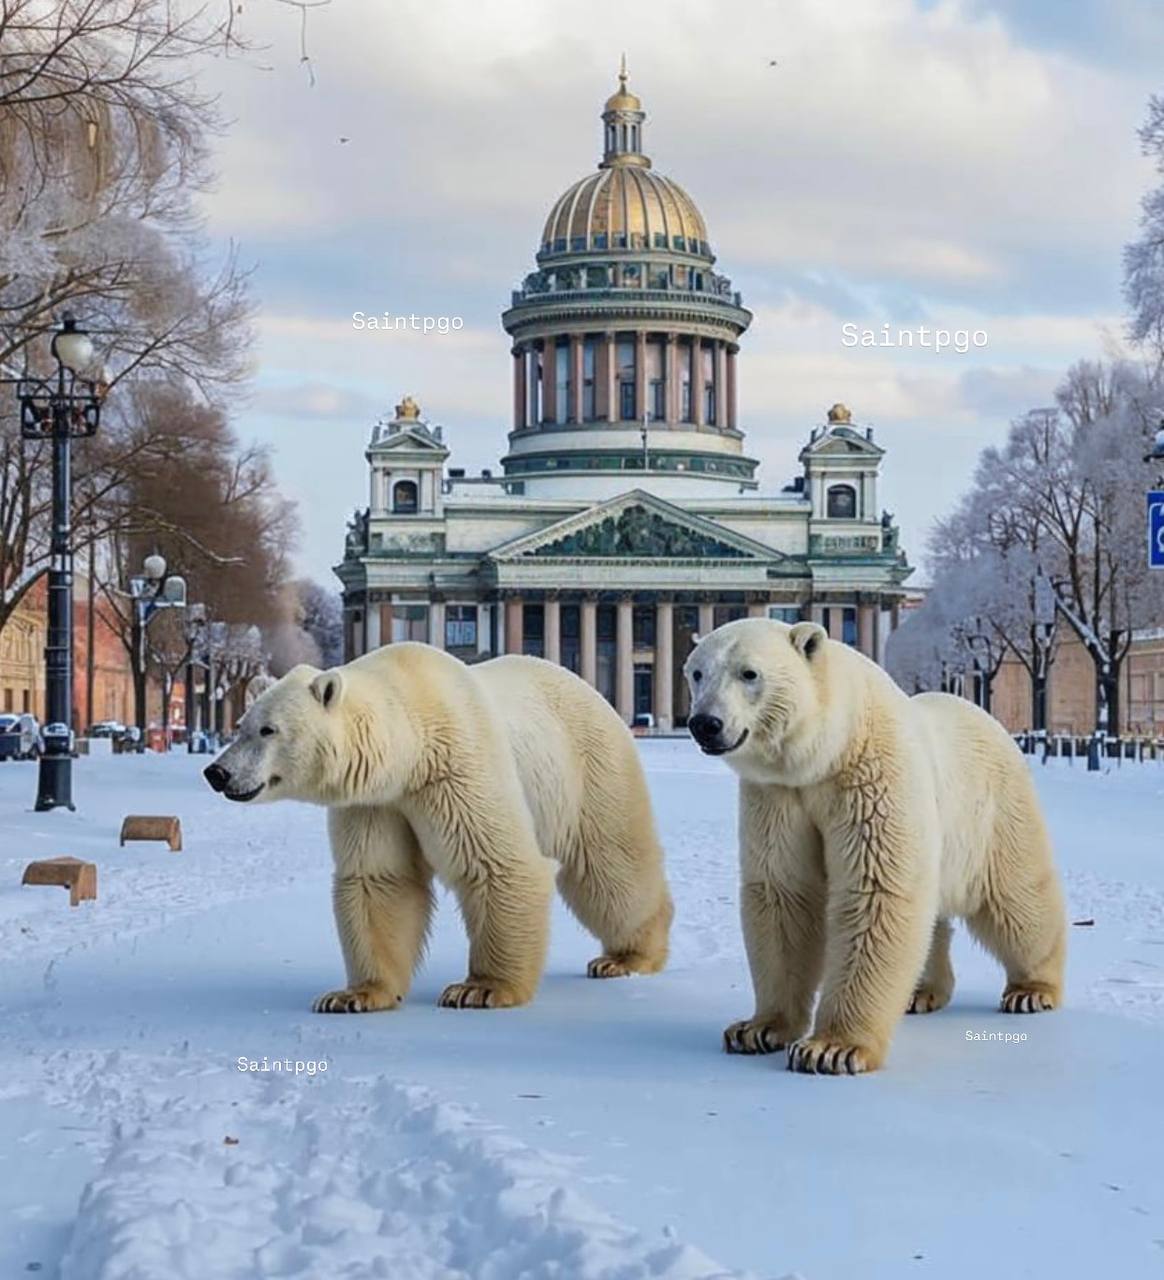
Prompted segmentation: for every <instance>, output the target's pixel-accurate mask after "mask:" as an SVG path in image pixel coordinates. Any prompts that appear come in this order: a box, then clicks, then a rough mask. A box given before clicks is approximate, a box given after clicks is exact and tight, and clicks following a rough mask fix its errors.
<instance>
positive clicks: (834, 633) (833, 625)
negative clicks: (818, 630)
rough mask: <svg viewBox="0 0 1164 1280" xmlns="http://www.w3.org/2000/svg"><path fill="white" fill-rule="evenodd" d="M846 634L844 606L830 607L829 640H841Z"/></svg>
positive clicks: (834, 605)
mask: <svg viewBox="0 0 1164 1280" xmlns="http://www.w3.org/2000/svg"><path fill="white" fill-rule="evenodd" d="M844 634H845V614H844V606H843V605H839V604H830V605H829V639H830V640H840V639H841V638H842V637H843V636H844Z"/></svg>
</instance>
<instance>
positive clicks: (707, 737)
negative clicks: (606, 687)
mask: <svg viewBox="0 0 1164 1280" xmlns="http://www.w3.org/2000/svg"><path fill="white" fill-rule="evenodd" d="M687 728H688V729H689V730H690V731H691V736H692V737H693V738H694V739H695V741H696V742H700V743H703V742H714V741H715V740H716V738H718V737H719V735H720V734H721V733H723V721H722V720H721V719H720V718H719V716H707V715H702V714H701V715H697V716H692V717H691V719H690V720H688V721H687ZM212 785H213V784H212Z"/></svg>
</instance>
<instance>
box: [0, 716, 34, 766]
mask: <svg viewBox="0 0 1164 1280" xmlns="http://www.w3.org/2000/svg"><path fill="white" fill-rule="evenodd" d="M42 747H43V743H42V741H41V736H40V725H39V724H38V723H37V720H36V716H33V715H29V714H28V713H27V712H25V713H23V714H21V715H13V714H9V715H2V716H0V760H35V759H37V757H38V756H39V755H40V753H41V750H42Z"/></svg>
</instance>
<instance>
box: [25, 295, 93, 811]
mask: <svg viewBox="0 0 1164 1280" xmlns="http://www.w3.org/2000/svg"><path fill="white" fill-rule="evenodd" d="M52 353H53V356H54V358H55V359H56V362H57V376H56V379H55V380H52V379H50V380H48V381H44V380H41V379H39V378H21V379H19V380H18V381H17V384H16V395H17V398H18V399H19V401H20V434H21V435H22V436H23V437H24V438H25V439H26V440H51V441H52V499H53V501H52V540H51V543H50V546H49V555H50V559H49V575H48V639H47V642H46V644H45V690H46V692H45V720H46V721H47V722H48V723H47V725H46V729H45V744H44V754H43V755H42V756H41V758H40V775H39V778H38V782H37V793H36V808H37V809H38V810H44V809H56V808H59V807H64V808H66V809H72V808H73V735H72V719H73V548H72V536H71V534H72V531H71V528H70V509H71V504H72V476H71V472H70V445H71V443H72V441H73V439H74V437H85V436H91V435H93V434H94V433H95V432H96V430H97V424H98V421H99V420H100V416H101V396H100V395H99V394H98V388H97V383H96V382H91V381H86V380H85V379H83V378H81V377H79V376H78V375H79V373H80V371H81V370H83V369H85V368H87V367H88V366H89V364H90V363H91V362H92V359H93V343H92V342H91V341H90V339H89V335H88V334H87V333H86V332H85V330H84V329H78V328H77V322H76V320H75V319H74V317H73V316H72V315H71V314H70V313H69V312H67V311H66V312H65V313H64V315H63V316H62V317H61V327H60V329H58V330H57V332H56V334H55V335H54V337H53V341H52Z"/></svg>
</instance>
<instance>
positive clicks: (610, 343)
mask: <svg viewBox="0 0 1164 1280" xmlns="http://www.w3.org/2000/svg"><path fill="white" fill-rule="evenodd" d="M597 364H598V379H597V381H598V385H597V387H596V388H595V393H596V398H597V401H598V404H597V406H596V407H597V409H598V414H597V416H598V420H599V421H600V422H614V421H615V420H616V419H617V418H618V405H617V403H616V401H617V399H618V397H617V395H616V393H615V389H614V379H615V374H616V373H617V368H616V364H617V359H616V352H615V347H614V334H613V333H609V332H608V333H604V334H603V335H602V341H601V342H600V343H599V345H598V360H597Z"/></svg>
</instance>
